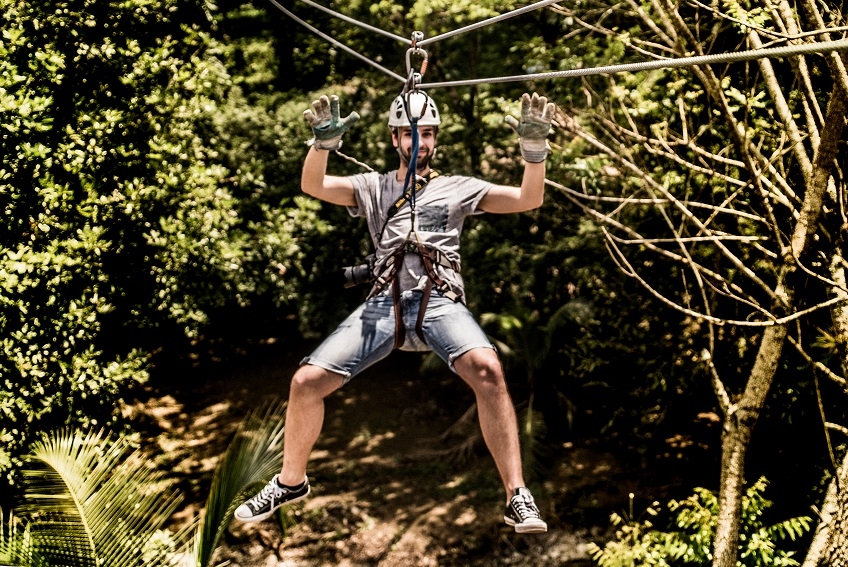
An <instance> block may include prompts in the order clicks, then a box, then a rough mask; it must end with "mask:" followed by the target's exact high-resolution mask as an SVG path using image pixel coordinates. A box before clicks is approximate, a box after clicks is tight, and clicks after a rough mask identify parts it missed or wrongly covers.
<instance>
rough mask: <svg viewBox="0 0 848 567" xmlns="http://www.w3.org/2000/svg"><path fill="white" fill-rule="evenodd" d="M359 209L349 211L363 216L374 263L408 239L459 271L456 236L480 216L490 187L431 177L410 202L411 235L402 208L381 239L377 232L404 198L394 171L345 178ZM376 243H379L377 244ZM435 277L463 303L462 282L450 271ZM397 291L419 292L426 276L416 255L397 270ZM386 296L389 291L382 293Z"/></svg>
mask: <svg viewBox="0 0 848 567" xmlns="http://www.w3.org/2000/svg"><path fill="white" fill-rule="evenodd" d="M350 179H351V181H352V182H353V187H354V193H355V195H356V202H357V203H358V206H356V207H348V212H350V214H351V215H352V216H354V217H365V219H366V220H367V221H368V231H369V232H370V233H371V240H372V241H373V242H374V246H375V248H376V250H377V263H378V265H382V262H383V261H384V260H385V258H386V257H387V256H388V255H389V254H390V253H391V252H392V251H393V250H394V249H395V248H396V247H397V246H399V245H400V244H401V243H403V242H404V241H405V240H407V238H408V239H409V240H414V239H415V238H416V237H417V239H418V240H419V241H421V242H423V243H425V244H427V245H429V246H431V247H433V248H436V249H438V250H439V251H441V252H442V254H444V255H445V257H446V258H448V259H449V260H450V261H452V262H455V263H456V265H457V266H460V255H459V237H460V234H461V233H462V224H463V221H464V220H465V217H467V216H469V215H477V214H480V213H482V212H483V211H481V210H480V209H478V208H477V207H478V204H479V203H480V199H482V198H483V196H484V195H485V194H486V193H487V192H488V191H489V189H491V188H492V187H493V184H492V183H489V182H488V181H482V180H480V179H476V178H473V177H464V176H459V175H439V176H438V177H435V178H433V179H432V180H431V181H430V182H429V183H427V185H426V187H424V190H423V191H420V192H419V193H418V194H417V195H416V197H415V211H416V213H415V227H414V228H415V231H414V233H413V234H410V230H412V226H411V220H412V214H411V211H412V208H411V207H410V205H409V204H405V205H404V206H403V207H402V208H401V209H400V210H399V211H398V212H397V213H396V214H395V215H394V216H393V217H392V218H391V220H389V223H388V225H386V229H385V231H384V232H383V235H382V238H380V229H382V228H383V223H384V222H385V221H386V215H387V213H388V210H389V207H391V205H392V204H393V203H394V202H395V201H397V200H398V199H399V198H400V197H401V195H402V194H403V181H397V171H390V172H388V173H382V174H381V173H363V174H360V175H354V176H352V177H350ZM377 239H380V241H379V242H377ZM436 269H437V271H438V273H439V276H440V277H441V278H442V279H443V280H445V281H446V282H447V283H448V285H449V286H450V287H451V289H452V290H453V291H454V293H456V294H458V295H459V296H460V298H461V301H462V302H463V303H464V302H465V290H464V288H463V284H462V277H461V276H460V275H459V274H458V273H457V272H455V271H454V270H452V269H450V268H446V267H444V266H437V268H436ZM397 277H398V278H399V282H400V288H401V291H406V290H410V289H423V288H424V285H425V284H426V282H427V271H426V269H425V268H424V263H423V262H422V261H421V257H420V256H419V255H418V254H406V256H404V261H403V266H402V267H401V269H400V270H398V274H397ZM383 293H384V294H386V293H391V288H389V289H386V290H384V291H383Z"/></svg>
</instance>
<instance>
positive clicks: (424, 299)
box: [415, 278, 433, 345]
mask: <svg viewBox="0 0 848 567" xmlns="http://www.w3.org/2000/svg"><path fill="white" fill-rule="evenodd" d="M431 291H433V282H432V280H430V278H427V283H426V284H425V285H424V290H423V295H422V296H421V305H420V306H419V307H418V319H416V320H415V333H416V334H417V335H418V338H419V339H421V342H422V343H424V344H425V345H426V344H427V339H425V338H424V315H426V314H427V303H429V301H430V292H431Z"/></svg>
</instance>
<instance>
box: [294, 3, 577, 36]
mask: <svg viewBox="0 0 848 567" xmlns="http://www.w3.org/2000/svg"><path fill="white" fill-rule="evenodd" d="M298 1H299V2H303V3H304V4H307V5H309V6H312V7H313V8H318V9H319V10H323V11H324V12H326V13H328V14H330V15H331V16H335V17H336V18H338V19H340V20H344V21H345V22H348V23H350V24H353V25H355V26H359V27H361V28H363V29H366V30H368V31H372V32H374V33H379V34H382V35H384V36H386V37H388V38H391V39H393V40H395V41H399V42H401V43H405V44H407V45H409V38H408V37H401V36H399V35H395V34H393V33H391V32H387V31H385V30H381V29H380V28H377V27H374V26H372V25H369V24H366V23H364V22H360V21H359V20H355V19H353V18H351V17H350V16H345V15H344V14H340V13H339V12H335V11H333V10H331V9H329V8H327V7H326V6H322V5H321V4H319V3H317V2H313V1H312V0H298ZM557 1H560V0H557Z"/></svg>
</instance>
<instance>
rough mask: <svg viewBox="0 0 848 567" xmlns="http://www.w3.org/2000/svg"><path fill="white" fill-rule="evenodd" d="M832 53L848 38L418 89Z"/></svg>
mask: <svg viewBox="0 0 848 567" xmlns="http://www.w3.org/2000/svg"><path fill="white" fill-rule="evenodd" d="M830 51H848V39H840V40H835V41H820V42H814V43H805V44H801V45H785V46H781V47H771V48H768V49H751V50H748V51H737V52H734V53H716V54H712V55H696V56H692V57H677V58H674V59H659V60H655V61H642V62H639V63H622V64H620V65H607V66H604V67H587V68H585V69H570V70H568V71H552V72H548V73H528V74H526V75H512V76H508V77H490V78H486V79H467V80H459V81H441V82H435V83H420V84H419V85H418V88H421V89H427V88H430V89H435V88H441V87H461V86H468V85H480V84H484V83H508V82H516V81H534V80H541V79H564V78H569V77H585V76H587V75H611V74H613V73H624V72H636V71H648V70H652V69H673V68H677V67H693V66H695V65H709V64H713V63H737V62H740V61H752V60H754V59H764V58H766V57H774V58H779V57H790V56H793V55H809V54H813V53H824V52H830Z"/></svg>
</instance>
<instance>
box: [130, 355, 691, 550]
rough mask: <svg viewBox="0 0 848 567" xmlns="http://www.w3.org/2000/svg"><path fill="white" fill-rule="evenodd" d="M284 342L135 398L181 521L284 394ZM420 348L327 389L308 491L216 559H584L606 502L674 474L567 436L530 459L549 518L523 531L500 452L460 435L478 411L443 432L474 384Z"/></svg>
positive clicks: (659, 491) (290, 365)
mask: <svg viewBox="0 0 848 567" xmlns="http://www.w3.org/2000/svg"><path fill="white" fill-rule="evenodd" d="M285 350H286V349H285V348H281V346H280V345H276V346H275V347H273V348H272V347H271V346H270V345H266V348H265V350H264V352H262V353H260V354H258V355H257V354H250V355H247V354H245V355H244V356H241V357H237V358H236V359H235V360H231V361H230V362H228V363H226V364H218V365H216V364H215V361H214V358H213V359H212V360H211V361H203V363H199V362H198V363H197V364H196V367H195V368H190V369H186V368H183V369H181V370H179V372H177V370H176V369H168V368H160V369H158V370H157V372H156V373H154V379H153V380H152V381H151V383H150V384H149V385H148V386H147V387H146V389H145V392H144V394H143V395H141V396H139V398H138V399H137V400H136V401H135V402H134V403H133V404H131V405H129V406H128V407H127V409H126V413H127V414H128V415H129V416H131V418H132V419H133V421H134V422H135V426H136V427H137V428H139V429H141V430H142V432H143V436H144V442H143V446H144V447H146V450H148V451H149V452H150V453H151V454H152V455H155V457H154V458H155V461H156V463H157V466H159V467H160V468H162V470H166V471H170V474H171V475H173V477H174V478H176V479H177V480H178V483H179V487H180V488H181V489H182V491H183V492H184V493H185V494H186V495H187V498H186V505H185V506H184V507H183V509H182V510H181V511H180V512H179V513H178V515H177V516H176V517H175V522H180V521H184V520H187V519H189V518H191V517H192V516H196V515H197V514H199V512H200V510H201V508H202V506H203V501H204V499H205V497H206V494H207V491H208V487H209V483H210V481H211V477H212V471H213V470H214V468H215V466H216V464H217V462H218V459H219V458H220V456H221V455H222V453H223V452H224V450H225V449H226V446H227V444H228V442H229V440H230V438H231V436H232V434H233V432H234V431H235V429H236V427H237V425H238V423H239V422H240V420H241V419H242V418H243V416H244V415H245V413H246V412H247V411H248V410H249V409H251V408H252V407H254V406H255V405H256V404H257V403H259V402H260V401H261V400H262V399H264V398H265V397H267V396H278V397H280V398H283V399H284V398H285V396H286V394H287V392H288V386H289V380H290V376H291V373H292V371H293V370H294V368H295V365H296V363H297V360H298V358H299V356H295V355H292V354H290V353H287V352H285ZM298 352H299V353H300V354H302V352H303V351H302V350H299V351H298ZM420 360H421V359H420V356H419V355H414V354H409V353H402V352H397V353H394V354H393V355H392V356H391V357H389V359H387V360H386V361H383V362H381V363H379V364H377V365H376V366H375V367H373V368H371V369H369V370H368V371H366V373H364V374H362V375H361V376H359V377H357V378H356V379H354V380H353V381H352V382H351V383H349V384H348V385H346V386H345V387H344V388H342V389H341V390H340V391H338V392H336V393H335V394H333V395H332V396H330V398H328V399H327V402H326V419H325V424H324V431H323V433H322V436H321V438H320V439H319V442H318V444H317V446H316V447H315V450H314V452H313V454H312V459H311V463H310V469H309V471H308V474H309V477H310V480H311V483H312V496H311V497H310V498H309V499H308V500H306V501H305V502H304V503H300V504H296V505H295V506H293V507H291V508H290V509H288V511H287V512H286V514H285V522H284V523H283V525H282V526H281V525H280V523H279V522H277V521H275V520H274V519H269V520H267V521H265V522H261V523H258V524H248V525H243V524H239V523H238V522H233V523H232V524H231V525H230V527H229V529H228V532H227V534H226V537H225V540H224V542H223V544H222V546H221V547H220V548H219V550H218V552H217V554H216V559H217V560H220V561H229V562H230V563H229V565H230V566H232V567H283V566H285V567H301V566H304V567H305V566H309V567H317V566H330V565H332V566H350V567H353V566H384V567H394V566H411V565H415V566H437V565H438V566H451V565H462V566H495V565H521V566H554V565H556V566H569V567H584V566H585V567H588V566H590V565H593V564H594V563H593V562H592V561H591V559H590V557H589V555H588V553H587V544H588V543H589V542H595V543H598V544H601V545H602V544H603V543H604V542H605V541H606V540H607V539H608V538H609V537H610V530H609V522H608V519H609V515H610V513H612V512H617V513H619V514H626V513H627V512H628V507H629V506H630V496H629V495H630V494H631V493H632V494H634V495H635V496H636V498H637V499H638V501H646V502H650V501H652V500H654V499H660V498H661V497H662V496H663V495H664V494H665V493H666V492H667V491H668V489H669V487H671V486H674V485H675V484H676V483H677V482H678V479H676V478H675V476H674V473H673V472H672V473H669V472H668V470H673V467H670V468H669V469H668V470H666V469H663V471H662V472H659V473H654V472H653V471H651V470H646V469H645V463H644V462H642V463H636V464H634V463H627V462H624V461H623V460H622V459H621V458H619V457H616V456H615V455H613V454H612V453H610V452H608V451H605V450H604V447H603V444H602V443H599V442H593V441H581V442H577V441H575V442H573V443H564V444H562V445H561V446H559V447H557V448H556V450H555V451H554V453H553V454H551V455H549V456H548V462H547V463H546V466H545V467H544V468H543V469H542V470H540V471H538V472H537V473H535V474H531V473H528V477H529V479H528V484H529V485H530V486H531V488H532V489H533V492H534V495H535V496H536V500H537V503H538V504H539V507H540V509H541V510H542V513H543V517H544V519H545V520H546V521H547V522H548V525H549V531H548V532H547V533H546V534H536V535H524V536H519V535H517V534H515V533H514V532H513V531H512V530H511V528H509V527H507V526H506V525H504V524H503V519H502V512H503V500H504V496H503V493H502V488H501V485H500V481H499V479H498V476H497V474H496V471H495V468H494V463H493V461H492V460H491V457H490V456H489V455H488V453H487V452H486V451H485V449H481V448H480V447H475V448H471V449H469V448H468V447H463V445H462V443H463V440H464V439H466V438H467V434H468V433H473V431H474V429H475V428H476V427H477V424H476V420H474V422H472V423H470V424H469V425H468V426H467V427H468V430H467V431H459V434H458V435H456V436H454V437H453V438H450V439H445V438H444V436H443V434H444V433H445V432H446V430H448V428H449V427H450V426H451V425H452V424H454V423H455V422H456V421H457V420H458V419H459V417H460V416H462V415H463V413H464V412H465V411H466V410H467V409H468V408H469V407H470V406H471V404H472V402H473V397H472V395H471V392H470V390H468V388H467V387H466V386H465V385H464V384H463V383H462V382H461V380H460V379H459V378H458V377H456V376H454V375H453V374H451V373H450V372H449V371H448V370H447V369H444V370H443V371H438V372H435V373H427V374H425V375H422V374H420V373H419V365H420ZM437 394H438V396H437ZM436 399H447V400H450V403H448V404H442V405H441V406H440V405H439V404H437V403H436V401H435V400H436ZM642 509H644V506H643V507H642Z"/></svg>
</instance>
